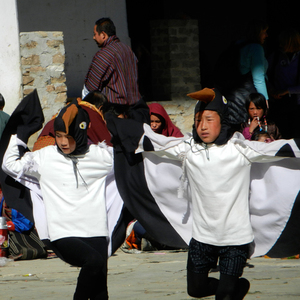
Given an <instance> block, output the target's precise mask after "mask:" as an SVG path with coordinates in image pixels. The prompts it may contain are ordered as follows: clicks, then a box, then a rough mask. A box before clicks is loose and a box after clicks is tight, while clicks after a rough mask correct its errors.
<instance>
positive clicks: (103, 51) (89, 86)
mask: <svg viewBox="0 0 300 300" xmlns="http://www.w3.org/2000/svg"><path fill="white" fill-rule="evenodd" d="M93 39H94V40H95V42H96V43H97V44H98V47H99V48H100V50H99V51H98V52H97V53H96V54H95V56H94V58H93V61H92V63H91V65H90V67H89V70H88V73H87V75H86V78H85V84H84V88H83V91H82V98H84V97H85V96H86V95H87V94H88V93H89V92H91V91H94V90H99V91H101V92H102V93H103V94H104V95H105V96H106V97H107V99H108V101H109V102H112V103H115V104H128V105H131V104H134V103H136V102H137V101H138V100H140V98H141V95H140V93H139V89H138V71H137V62H138V61H137V58H136V56H135V54H134V53H133V52H132V50H131V48H130V47H129V46H127V45H125V44H123V43H122V42H120V40H119V38H118V37H117V36H116V28H115V25H114V23H113V22H112V21H111V20H110V19H109V18H101V19H99V20H98V21H96V23H95V26H94V37H93Z"/></svg>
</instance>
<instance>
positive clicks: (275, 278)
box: [0, 250, 300, 300]
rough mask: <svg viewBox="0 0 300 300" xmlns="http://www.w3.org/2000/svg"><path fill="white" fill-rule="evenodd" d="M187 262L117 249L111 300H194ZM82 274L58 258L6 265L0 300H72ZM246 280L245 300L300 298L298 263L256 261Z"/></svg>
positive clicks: (180, 255)
mask: <svg viewBox="0 0 300 300" xmlns="http://www.w3.org/2000/svg"><path fill="white" fill-rule="evenodd" d="M186 259H187V252H176V251H174V252H172V251H158V252H142V253H139V254H128V253H124V252H122V251H121V250H118V251H117V252H116V254H115V255H114V256H112V257H111V258H110V259H109V263H108V265H109V271H108V289H109V295H110V299H111V300H115V299H123V300H141V299H143V300H148V299H149V300H150V299H166V300H167V299H172V300H188V299H193V298H192V297H189V296H188V295H187V293H186ZM78 272H79V269H78V268H76V267H71V266H69V265H68V264H66V263H64V262H63V261H61V260H60V259H58V258H55V259H39V260H31V261H30V260H27V261H10V262H7V263H6V265H5V266H3V267H0V291H1V294H0V299H1V300H32V299H39V300H40V299H43V300H44V299H45V300H54V299H55V300H63V299H64V300H65V299H72V297H73V292H74V290H75V286H76V281H77V276H78ZM211 276H214V277H218V276H219V273H218V272H212V273H211ZM244 277H246V278H247V279H248V280H249V281H250V283H251V288H250V291H249V293H248V294H247V296H246V297H245V299H246V300H254V299H259V300H267V299H268V300H273V299H281V300H292V299H293V300H296V299H297V300H299V299H300V260H299V259H288V260H281V259H265V258H254V259H251V260H249V262H248V265H247V267H246V268H245V272H244ZM203 299H207V300H208V299H214V297H206V298H203Z"/></svg>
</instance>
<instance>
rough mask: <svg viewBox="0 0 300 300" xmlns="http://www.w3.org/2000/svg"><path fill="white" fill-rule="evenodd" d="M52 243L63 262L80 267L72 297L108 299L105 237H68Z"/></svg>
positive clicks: (93, 299) (92, 299)
mask: <svg viewBox="0 0 300 300" xmlns="http://www.w3.org/2000/svg"><path fill="white" fill-rule="evenodd" d="M52 243H53V244H54V246H55V247H56V248H57V250H58V251H59V253H60V257H61V258H62V259H63V260H64V261H65V262H67V263H69V264H71V265H74V266H77V267H81V270H80V273H79V276H78V279H77V286H76V290H75V294H74V298H73V299H74V300H87V299H91V300H100V299H101V300H106V299H108V292H107V241H106V238H105V237H93V238H81V237H69V238H63V239H59V240H56V241H54V242H52Z"/></svg>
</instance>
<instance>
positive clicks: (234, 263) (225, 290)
mask: <svg viewBox="0 0 300 300" xmlns="http://www.w3.org/2000/svg"><path fill="white" fill-rule="evenodd" d="M248 253H249V247H248V245H241V246H228V247H222V248H221V250H220V252H219V254H220V260H219V265H220V272H221V275H220V282H219V286H218V289H217V292H216V299H217V300H242V299H244V297H245V295H246V294H247V292H248V290H249V287H250V283H249V281H248V280H247V279H245V278H239V277H240V276H242V274H243V269H244V267H245V265H246V261H247V257H248Z"/></svg>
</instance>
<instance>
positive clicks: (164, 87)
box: [150, 20, 201, 101]
mask: <svg viewBox="0 0 300 300" xmlns="http://www.w3.org/2000/svg"><path fill="white" fill-rule="evenodd" d="M150 28H151V55H152V94H153V100H155V101H161V100H177V99H186V97H185V96H186V94H188V93H190V92H194V91H197V90H200V88H201V84H200V60H199V34H198V21H197V20H155V21H152V22H151V25H150Z"/></svg>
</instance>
